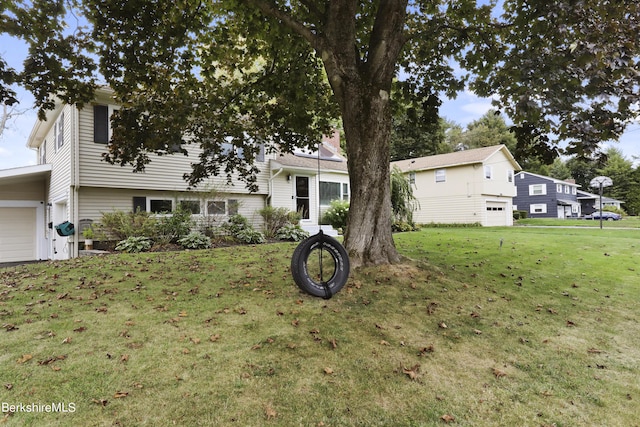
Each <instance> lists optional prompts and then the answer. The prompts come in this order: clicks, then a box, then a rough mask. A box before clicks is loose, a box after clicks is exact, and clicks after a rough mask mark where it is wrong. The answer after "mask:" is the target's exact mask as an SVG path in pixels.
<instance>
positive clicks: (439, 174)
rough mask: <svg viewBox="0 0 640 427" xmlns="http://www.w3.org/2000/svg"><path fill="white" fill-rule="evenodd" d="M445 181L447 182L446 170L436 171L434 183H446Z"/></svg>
mask: <svg viewBox="0 0 640 427" xmlns="http://www.w3.org/2000/svg"><path fill="white" fill-rule="evenodd" d="M446 181H447V170H446V169H436V182H446Z"/></svg>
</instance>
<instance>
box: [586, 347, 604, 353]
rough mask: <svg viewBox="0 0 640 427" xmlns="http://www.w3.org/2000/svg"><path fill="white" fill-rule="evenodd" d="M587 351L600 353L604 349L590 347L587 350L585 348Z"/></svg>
mask: <svg viewBox="0 0 640 427" xmlns="http://www.w3.org/2000/svg"><path fill="white" fill-rule="evenodd" d="M587 353H591V354H600V353H604V351H602V350H598V349H597V348H590V349H589V350H587Z"/></svg>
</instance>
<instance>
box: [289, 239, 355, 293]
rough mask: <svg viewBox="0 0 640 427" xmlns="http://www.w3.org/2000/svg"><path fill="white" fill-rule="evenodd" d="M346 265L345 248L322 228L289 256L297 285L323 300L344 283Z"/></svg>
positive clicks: (347, 260)
mask: <svg viewBox="0 0 640 427" xmlns="http://www.w3.org/2000/svg"><path fill="white" fill-rule="evenodd" d="M349 268H350V267H349V256H348V255H347V251H346V250H345V249H344V247H343V246H342V245H341V244H340V242H338V241H337V240H336V239H334V238H333V237H331V236H327V235H326V234H324V233H323V232H322V230H320V232H319V233H318V234H315V235H313V236H311V237H308V238H307V239H305V240H303V241H302V242H301V243H300V244H299V245H298V247H297V248H296V250H295V251H294V252H293V256H292V257H291V275H292V276H293V280H294V281H295V282H296V284H297V285H298V287H299V288H300V289H302V290H303V291H305V292H307V293H308V294H311V295H313V296H316V297H322V298H324V299H329V298H331V297H332V296H334V295H335V294H336V293H338V292H339V291H340V289H342V287H343V286H344V285H345V283H347V279H348V278H349ZM326 277H328V279H325V278H326Z"/></svg>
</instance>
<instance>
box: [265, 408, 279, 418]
mask: <svg viewBox="0 0 640 427" xmlns="http://www.w3.org/2000/svg"><path fill="white" fill-rule="evenodd" d="M264 415H265V416H266V417H267V420H271V419H273V418H276V417H277V416H278V413H277V412H276V411H275V409H273V408H272V407H271V405H267V406H265V407H264Z"/></svg>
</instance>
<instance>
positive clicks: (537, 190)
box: [529, 184, 547, 196]
mask: <svg viewBox="0 0 640 427" xmlns="http://www.w3.org/2000/svg"><path fill="white" fill-rule="evenodd" d="M545 194H547V185H546V184H532V185H530V186H529V195H530V196H543V195H545Z"/></svg>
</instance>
